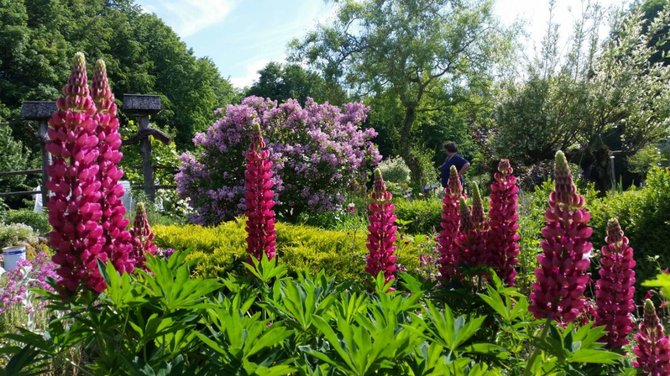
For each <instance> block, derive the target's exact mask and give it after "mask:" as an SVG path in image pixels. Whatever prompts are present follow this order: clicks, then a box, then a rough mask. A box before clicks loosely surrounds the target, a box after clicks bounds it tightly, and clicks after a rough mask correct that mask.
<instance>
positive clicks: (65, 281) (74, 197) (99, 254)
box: [47, 53, 107, 293]
mask: <svg viewBox="0 0 670 376" xmlns="http://www.w3.org/2000/svg"><path fill="white" fill-rule="evenodd" d="M63 94H64V96H63V97H61V98H59V99H58V101H57V106H58V111H56V112H55V113H54V114H53V115H52V116H51V118H50V119H49V138H50V139H51V142H49V143H48V144H47V150H48V151H49V153H51V155H52V160H53V164H52V165H51V166H49V167H48V169H47V172H48V174H49V182H48V183H47V184H48V185H47V187H48V188H49V191H51V192H53V196H51V197H50V198H49V201H48V203H47V207H48V209H49V222H50V223H51V226H52V227H53V231H52V232H51V233H50V235H49V243H50V245H51V247H52V248H53V249H54V250H55V251H56V254H55V255H54V256H53V261H54V262H55V263H56V264H58V265H59V268H58V274H59V275H60V276H61V278H62V279H61V286H63V287H64V290H65V291H63V292H64V293H65V292H69V293H72V292H74V291H75V290H76V289H77V287H78V286H79V284H80V283H81V282H85V284H86V285H87V286H88V287H89V288H91V289H93V290H95V291H98V292H100V291H102V290H104V289H105V287H106V286H105V282H104V280H103V279H102V277H101V276H100V272H99V271H98V260H101V261H103V262H106V261H107V255H106V254H105V253H104V252H103V250H102V247H103V245H104V238H103V236H102V226H100V224H99V221H100V217H101V216H102V211H101V210H100V198H101V189H100V188H101V186H100V181H99V180H98V171H99V166H98V163H97V162H98V148H97V146H98V138H97V137H96V128H97V125H98V124H97V122H96V119H95V112H96V108H95V104H94V103H93V99H92V98H91V96H90V95H89V90H88V86H87V84H86V60H85V58H84V54H82V53H77V54H76V55H75V57H74V61H73V64H72V73H71V75H70V79H69V81H68V83H67V85H65V87H64V88H63Z"/></svg>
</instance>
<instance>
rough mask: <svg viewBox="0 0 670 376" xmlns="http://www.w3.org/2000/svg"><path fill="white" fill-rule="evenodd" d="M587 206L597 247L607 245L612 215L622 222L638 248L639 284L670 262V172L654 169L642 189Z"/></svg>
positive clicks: (608, 196)
mask: <svg viewBox="0 0 670 376" xmlns="http://www.w3.org/2000/svg"><path fill="white" fill-rule="evenodd" d="M587 205H588V208H589V211H590V212H591V218H592V219H591V225H592V226H593V229H594V232H593V236H592V237H591V239H592V241H593V244H594V246H595V247H601V246H602V245H603V243H604V240H605V234H606V230H607V221H608V220H609V219H610V218H617V219H618V220H619V222H620V223H621V228H622V229H623V231H624V233H625V235H626V236H627V237H628V238H629V239H630V245H631V247H633V249H634V250H635V260H636V262H637V265H636V266H635V274H636V279H637V281H638V286H639V284H640V283H641V282H642V281H644V280H646V279H650V278H652V277H653V276H655V275H656V273H657V272H658V270H659V269H662V268H665V267H666V266H667V265H670V252H669V251H670V171H668V170H667V169H660V168H654V169H652V170H651V171H649V175H648V176H647V180H646V184H645V185H644V186H643V187H642V188H640V189H632V190H628V191H625V192H621V193H614V194H609V195H607V196H605V197H603V198H602V199H599V200H596V201H592V202H591V203H588V202H587ZM638 293H640V294H641V293H642V292H641V291H638Z"/></svg>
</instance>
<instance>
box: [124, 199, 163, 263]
mask: <svg viewBox="0 0 670 376" xmlns="http://www.w3.org/2000/svg"><path fill="white" fill-rule="evenodd" d="M130 235H131V236H132V241H133V243H132V244H133V248H132V250H131V254H130V255H129V258H130V259H132V260H134V261H135V266H136V267H138V268H143V267H144V264H145V261H146V255H147V254H150V255H155V254H156V252H157V250H158V249H157V247H156V245H155V244H154V237H155V235H154V233H153V232H152V231H151V227H150V226H149V217H148V216H147V211H146V208H145V207H144V203H141V202H140V203H138V204H137V207H136V209H135V222H134V223H133V229H132V230H130Z"/></svg>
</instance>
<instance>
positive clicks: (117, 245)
mask: <svg viewBox="0 0 670 376" xmlns="http://www.w3.org/2000/svg"><path fill="white" fill-rule="evenodd" d="M91 96H92V97H93V101H94V102H95V106H96V108H97V113H96V114H95V118H96V121H97V123H98V128H97V132H96V136H97V137H98V140H99V143H98V150H99V156H98V167H99V168H100V171H98V179H99V180H100V184H101V192H102V196H101V200H100V209H101V210H102V218H101V219H100V224H101V225H102V230H103V236H104V239H105V245H104V246H103V248H102V250H103V252H104V253H105V254H107V257H108V258H109V259H110V260H111V261H112V263H113V264H114V267H115V268H116V270H118V271H119V272H131V271H132V270H133V268H134V262H135V261H134V260H133V259H132V258H131V254H132V249H133V244H132V239H131V237H130V233H129V232H128V231H127V230H126V227H127V226H128V220H127V219H125V218H124V215H125V214H126V209H125V208H124V207H123V203H122V202H121V197H122V196H123V187H122V186H121V184H119V179H121V177H122V176H123V171H122V170H121V169H120V168H119V166H118V163H119V161H120V160H121V158H122V157H123V154H121V151H119V149H120V148H121V134H120V133H119V119H118V118H117V112H116V103H114V94H112V90H111V89H110V88H109V81H108V79H107V69H106V67H105V62H104V61H102V60H98V61H97V62H96V63H95V73H94V74H93V81H92V83H91Z"/></svg>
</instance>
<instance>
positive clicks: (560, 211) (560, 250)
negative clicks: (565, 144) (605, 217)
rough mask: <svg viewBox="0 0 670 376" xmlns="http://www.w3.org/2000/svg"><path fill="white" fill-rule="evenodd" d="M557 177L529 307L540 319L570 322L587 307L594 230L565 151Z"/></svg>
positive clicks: (558, 163) (557, 166) (559, 157)
mask: <svg viewBox="0 0 670 376" xmlns="http://www.w3.org/2000/svg"><path fill="white" fill-rule="evenodd" d="M554 179H555V180H556V185H555V188H554V191H553V192H551V195H550V196H549V208H548V209H547V212H546V213H545V220H546V221H547V225H546V226H545V227H544V229H542V236H543V237H544V240H543V241H542V243H541V245H542V250H543V251H544V252H543V253H542V254H540V255H539V256H538V257H537V261H538V263H539V267H538V268H537V269H536V270H535V276H536V277H537V281H536V282H535V284H534V285H533V291H532V292H531V294H530V297H531V301H532V303H531V306H530V307H529V310H530V312H532V313H533V314H534V315H535V317H536V318H538V319H539V318H548V319H552V320H556V321H557V322H559V323H569V322H572V321H574V320H575V318H576V317H577V315H579V313H580V312H581V311H582V310H583V308H584V290H585V289H586V285H587V283H588V282H589V275H588V274H587V272H588V269H589V264H590V260H589V257H590V256H591V249H592V245H591V243H589V241H588V239H589V237H590V236H591V233H592V232H593V231H592V229H591V228H590V227H588V222H589V219H590V215H589V212H588V211H586V210H585V209H583V207H584V197H583V196H581V195H579V194H578V193H577V187H575V185H574V183H573V181H572V173H571V172H570V168H569V167H568V162H567V160H566V159H565V155H564V154H563V152H561V151H559V152H557V153H556V161H555V164H554Z"/></svg>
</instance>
